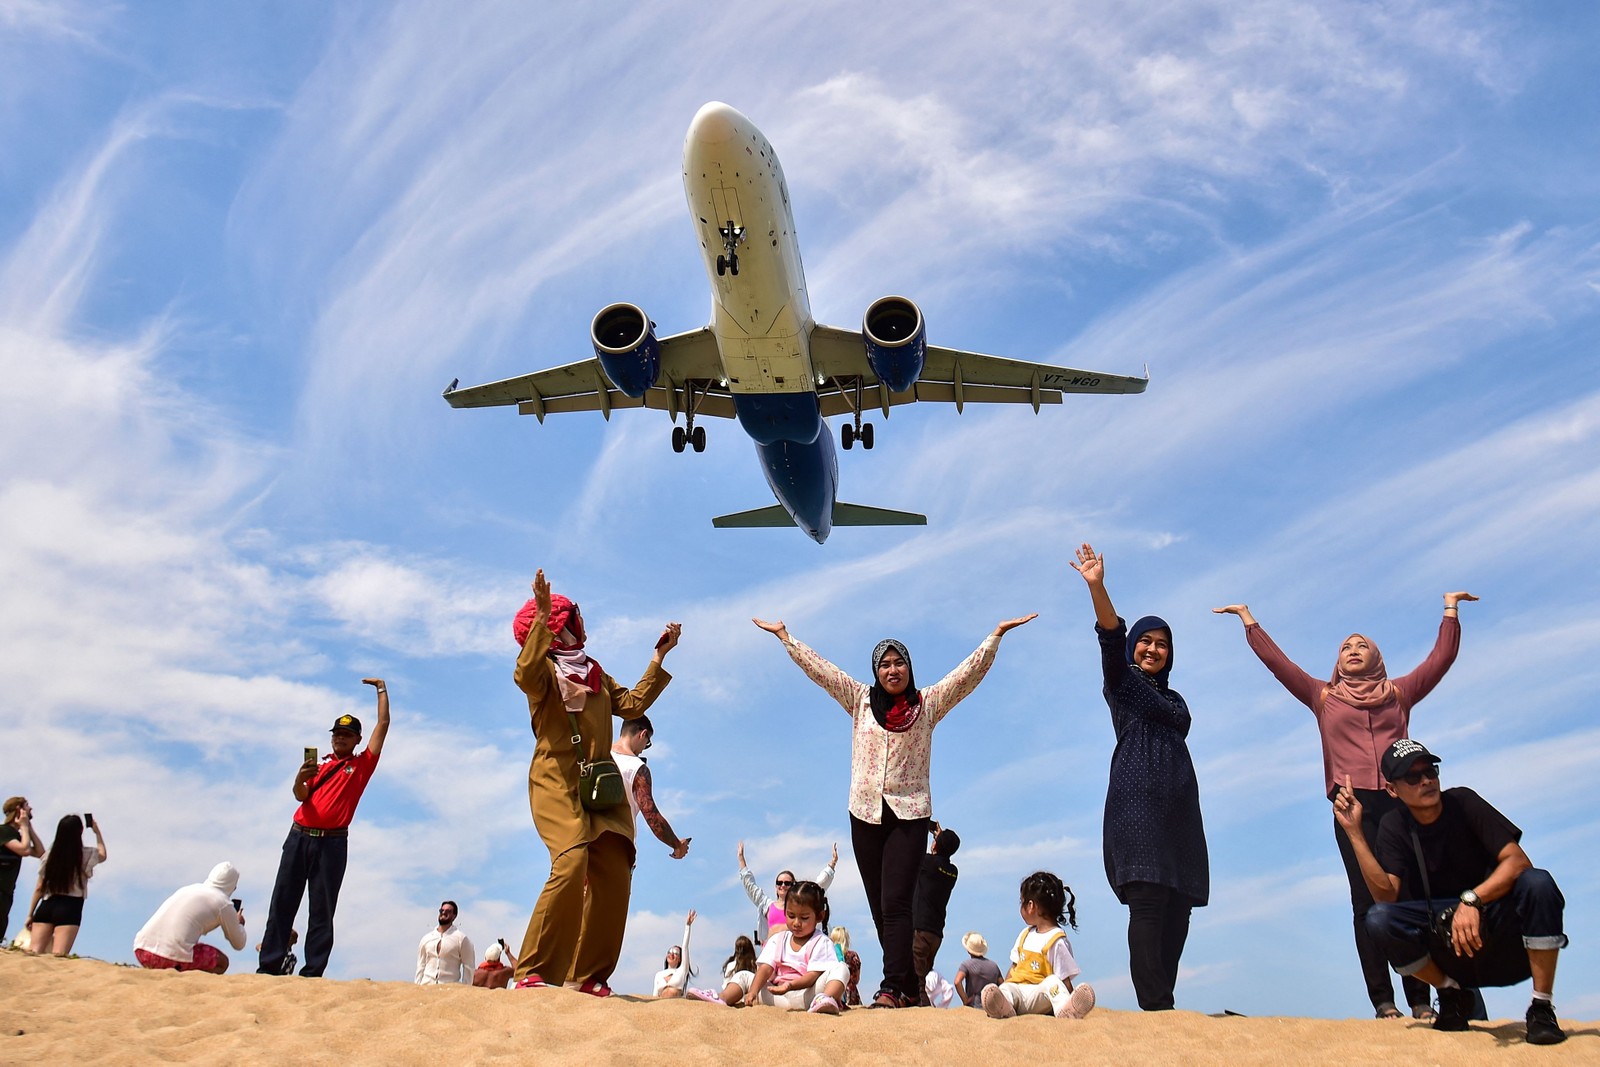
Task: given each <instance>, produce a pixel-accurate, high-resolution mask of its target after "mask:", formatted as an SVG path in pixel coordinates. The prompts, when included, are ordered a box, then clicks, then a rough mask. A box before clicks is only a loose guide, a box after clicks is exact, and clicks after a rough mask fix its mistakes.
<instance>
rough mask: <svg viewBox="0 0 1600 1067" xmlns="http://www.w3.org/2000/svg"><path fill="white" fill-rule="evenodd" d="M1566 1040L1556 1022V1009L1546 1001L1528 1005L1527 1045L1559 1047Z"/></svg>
mask: <svg viewBox="0 0 1600 1067" xmlns="http://www.w3.org/2000/svg"><path fill="white" fill-rule="evenodd" d="M1566 1039H1567V1035H1566V1033H1565V1032H1564V1031H1563V1030H1562V1029H1561V1026H1560V1024H1559V1023H1557V1022H1556V1008H1555V1005H1554V1004H1551V1003H1550V1002H1549V1001H1548V1000H1536V1001H1534V1002H1533V1003H1532V1004H1529V1005H1528V1044H1530V1045H1559V1044H1561V1042H1563V1041H1565V1040H1566Z"/></svg>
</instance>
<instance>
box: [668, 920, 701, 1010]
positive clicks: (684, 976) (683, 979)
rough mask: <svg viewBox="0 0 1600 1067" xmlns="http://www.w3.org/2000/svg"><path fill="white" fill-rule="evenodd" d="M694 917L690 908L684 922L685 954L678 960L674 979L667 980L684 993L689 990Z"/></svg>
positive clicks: (673, 974) (673, 972)
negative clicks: (691, 937)
mask: <svg viewBox="0 0 1600 1067" xmlns="http://www.w3.org/2000/svg"><path fill="white" fill-rule="evenodd" d="M694 916H695V911H694V909H693V908H690V909H689V914H688V915H687V916H685V917H684V920H683V954H682V955H681V956H680V957H679V959H678V966H676V967H675V968H673V970H672V977H671V978H669V979H668V980H667V981H668V983H669V984H671V985H675V986H677V987H678V988H679V989H681V990H683V991H684V992H688V990H689V934H690V933H691V932H692V931H693V930H694Z"/></svg>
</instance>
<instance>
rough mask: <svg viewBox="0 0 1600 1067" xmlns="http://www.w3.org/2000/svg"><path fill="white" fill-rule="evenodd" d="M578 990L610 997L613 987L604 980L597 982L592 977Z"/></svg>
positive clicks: (592, 995) (596, 995)
mask: <svg viewBox="0 0 1600 1067" xmlns="http://www.w3.org/2000/svg"><path fill="white" fill-rule="evenodd" d="M578 992H580V993H587V994H589V995H590V996H591V997H609V996H610V995H611V987H610V986H608V985H606V984H605V983H604V982H597V981H595V980H594V979H593V978H591V979H589V980H588V981H587V982H585V983H583V984H582V985H580V986H579V987H578Z"/></svg>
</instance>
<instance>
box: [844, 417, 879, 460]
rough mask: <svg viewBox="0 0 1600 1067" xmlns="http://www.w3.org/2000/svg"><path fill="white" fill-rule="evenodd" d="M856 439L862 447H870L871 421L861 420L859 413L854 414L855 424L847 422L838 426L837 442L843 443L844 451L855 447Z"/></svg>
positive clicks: (868, 448) (869, 448)
mask: <svg viewBox="0 0 1600 1067" xmlns="http://www.w3.org/2000/svg"><path fill="white" fill-rule="evenodd" d="M857 441H860V442H861V447H862V448H865V449H867V450H869V451H870V450H871V449H872V423H870V422H862V421H861V416H860V415H857V416H856V425H854V426H852V425H850V424H849V423H848V422H847V423H845V424H844V425H843V426H841V427H839V443H840V444H842V445H844V447H845V451H846V452H848V451H849V450H850V449H851V448H853V447H855V443H856V442H857Z"/></svg>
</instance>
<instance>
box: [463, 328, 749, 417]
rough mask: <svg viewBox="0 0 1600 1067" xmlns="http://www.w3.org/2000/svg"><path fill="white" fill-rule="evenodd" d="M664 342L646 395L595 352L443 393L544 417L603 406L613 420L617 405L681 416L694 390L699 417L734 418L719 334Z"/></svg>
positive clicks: (466, 403) (466, 402) (470, 404)
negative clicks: (622, 381) (626, 388)
mask: <svg viewBox="0 0 1600 1067" xmlns="http://www.w3.org/2000/svg"><path fill="white" fill-rule="evenodd" d="M660 341H661V375H660V377H659V378H657V379H656V384H655V385H654V386H652V387H651V388H650V389H648V390H646V391H645V394H644V396H642V397H631V396H628V395H627V394H626V393H623V392H621V391H619V390H618V389H617V388H616V386H614V385H612V384H611V382H610V381H609V380H608V379H607V378H606V373H605V369H604V368H603V367H602V366H601V365H600V361H599V360H598V359H594V358H592V357H591V358H589V359H581V360H579V361H578V362H576V363H568V364H566V365H565V366H560V367H551V368H550V369H549V370H539V371H534V372H533V373H531V374H519V375H518V376H517V377H515V378H506V379H503V380H501V381H498V382H489V383H487V384H485V385H472V386H468V387H467V388H465V389H458V388H457V387H456V383H455V382H451V383H450V387H449V388H448V389H446V390H445V391H444V398H445V400H446V401H447V402H448V403H449V404H450V406H451V407H453V408H486V407H498V406H506V405H512V404H515V405H516V407H517V413H518V414H521V415H533V416H535V417H537V418H538V420H539V421H540V422H543V421H544V417H545V416H546V415H549V414H553V413H556V412H564V411H598V412H600V413H602V414H603V415H604V416H605V417H606V418H608V419H609V418H610V417H611V412H612V409H614V408H654V409H656V410H659V411H666V412H669V413H670V414H672V415H673V416H674V417H676V416H677V413H678V412H679V411H681V410H684V408H686V407H687V406H688V401H689V393H690V391H692V392H693V394H694V396H693V399H694V405H695V408H694V410H695V415H696V416H700V415H710V416H713V417H715V418H719V419H731V418H733V417H734V410H733V397H732V396H731V395H730V394H729V393H728V390H727V389H726V388H725V387H723V386H722V384H721V379H722V361H721V359H720V358H719V356H718V354H717V339H716V335H715V334H713V333H712V332H711V330H710V329H709V328H708V327H701V328H700V329H698V330H690V331H688V332H687V333H677V334H673V335H672V336H670V337H663V338H661V339H660Z"/></svg>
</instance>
